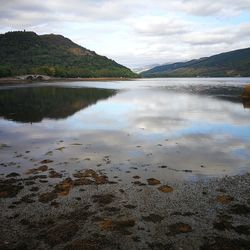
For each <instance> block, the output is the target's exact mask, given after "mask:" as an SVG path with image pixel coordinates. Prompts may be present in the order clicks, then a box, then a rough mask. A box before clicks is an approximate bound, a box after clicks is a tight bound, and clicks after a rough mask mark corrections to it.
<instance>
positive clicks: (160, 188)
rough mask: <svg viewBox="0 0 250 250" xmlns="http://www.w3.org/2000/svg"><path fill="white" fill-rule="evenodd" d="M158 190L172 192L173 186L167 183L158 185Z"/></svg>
mask: <svg viewBox="0 0 250 250" xmlns="http://www.w3.org/2000/svg"><path fill="white" fill-rule="evenodd" d="M158 190H159V191H161V192H163V193H170V192H173V188H172V187H170V186H168V185H163V186H160V187H158Z"/></svg>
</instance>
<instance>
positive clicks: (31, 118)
mask: <svg viewBox="0 0 250 250" xmlns="http://www.w3.org/2000/svg"><path fill="white" fill-rule="evenodd" d="M116 92H117V91H115V90H112V89H94V88H59V87H34V88H15V89H5V90H1V91H0V116H2V117H3V118H5V119H8V120H13V121H17V122H40V121H42V120H43V119H44V118H51V119H60V118H66V117H68V116H71V115H73V114H74V113H75V112H77V111H79V110H81V109H83V108H86V107H88V106H90V105H92V104H95V103H96V102H97V101H99V100H102V99H106V98H109V97H111V96H113V95H115V94H116Z"/></svg>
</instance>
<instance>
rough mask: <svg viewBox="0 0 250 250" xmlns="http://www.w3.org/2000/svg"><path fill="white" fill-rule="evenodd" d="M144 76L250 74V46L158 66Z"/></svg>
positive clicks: (144, 73)
mask: <svg viewBox="0 0 250 250" xmlns="http://www.w3.org/2000/svg"><path fill="white" fill-rule="evenodd" d="M140 75H141V76H142V77H227V76H228V77H230V76H250V47H249V48H245V49H238V50H233V51H229V52H223V53H220V54H216V55H213V56H210V57H203V58H200V59H193V60H190V61H187V62H177V63H170V64H164V65H160V66H156V67H154V68H152V69H150V70H147V71H144V72H142V73H141V74H140Z"/></svg>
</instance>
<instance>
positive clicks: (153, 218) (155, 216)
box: [142, 214, 164, 223]
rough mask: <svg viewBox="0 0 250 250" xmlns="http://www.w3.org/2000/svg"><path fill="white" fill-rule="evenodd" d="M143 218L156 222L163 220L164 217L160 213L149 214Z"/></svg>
mask: <svg viewBox="0 0 250 250" xmlns="http://www.w3.org/2000/svg"><path fill="white" fill-rule="evenodd" d="M142 219H143V220H145V221H150V222H153V223H156V222H161V221H162V220H163V219H164V218H163V217H162V216H160V215H158V214H150V215H149V216H142Z"/></svg>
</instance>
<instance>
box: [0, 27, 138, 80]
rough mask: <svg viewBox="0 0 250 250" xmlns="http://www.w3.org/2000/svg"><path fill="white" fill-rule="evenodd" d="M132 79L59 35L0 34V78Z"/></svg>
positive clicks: (125, 71)
mask: <svg viewBox="0 0 250 250" xmlns="http://www.w3.org/2000/svg"><path fill="white" fill-rule="evenodd" d="M26 74H44V75H49V76H55V77H135V76H136V74H135V73H133V72H132V71H131V70H130V69H128V68H126V67H124V66H122V65H120V64H118V63H116V62H115V61H113V60H110V59H108V58H107V57H105V56H100V55H98V54H96V53H95V52H94V51H90V50H88V49H86V48H83V47H81V46H79V45H77V44H75V43H74V42H72V41H71V40H69V39H68V38H65V37H63V36H61V35H54V34H50V35H40V36H39V35H37V34H36V33H34V32H25V31H15V32H8V33H5V34H1V35H0V77H7V76H16V75H26Z"/></svg>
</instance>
